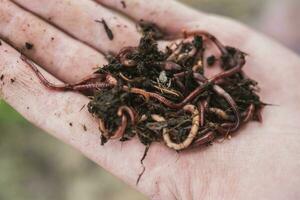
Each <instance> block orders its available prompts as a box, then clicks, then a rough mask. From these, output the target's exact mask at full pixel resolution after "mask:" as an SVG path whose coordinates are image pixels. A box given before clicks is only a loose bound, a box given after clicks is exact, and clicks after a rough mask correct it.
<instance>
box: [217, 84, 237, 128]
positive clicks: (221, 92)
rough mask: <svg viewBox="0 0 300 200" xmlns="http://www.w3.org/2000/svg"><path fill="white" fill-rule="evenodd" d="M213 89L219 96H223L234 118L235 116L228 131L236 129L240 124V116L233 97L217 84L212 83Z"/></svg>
mask: <svg viewBox="0 0 300 200" xmlns="http://www.w3.org/2000/svg"><path fill="white" fill-rule="evenodd" d="M213 90H214V91H215V92H216V93H217V94H218V95H219V96H221V97H223V98H224V99H225V100H226V101H227V103H228V104H229V105H230V107H231V108H232V110H233V112H234V114H235V118H236V122H235V126H234V127H233V128H232V129H230V130H229V131H230V132H233V131H236V130H237V129H238V127H239V126H240V121H241V119H240V118H241V117H240V112H239V110H238V108H237V105H236V103H235V101H234V100H233V98H232V97H231V96H230V95H229V94H228V93H227V92H226V91H225V90H224V89H223V88H221V87H220V86H219V85H213Z"/></svg>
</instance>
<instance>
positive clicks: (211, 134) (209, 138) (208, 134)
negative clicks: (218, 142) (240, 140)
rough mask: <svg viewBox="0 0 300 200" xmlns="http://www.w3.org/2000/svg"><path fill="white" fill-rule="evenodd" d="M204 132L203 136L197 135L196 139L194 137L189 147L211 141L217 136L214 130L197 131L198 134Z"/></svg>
mask: <svg viewBox="0 0 300 200" xmlns="http://www.w3.org/2000/svg"><path fill="white" fill-rule="evenodd" d="M203 133H205V134H204V135H203V136H201V137H199V138H198V139H196V140H195V141H194V142H193V143H192V144H191V146H190V147H191V148H195V147H198V146H201V145H204V144H207V143H209V142H211V141H213V140H214V139H215V138H216V137H217V136H216V133H215V132H214V131H211V130H210V129H204V130H203V131H201V132H200V133H199V135H200V134H201V135H202V134H203Z"/></svg>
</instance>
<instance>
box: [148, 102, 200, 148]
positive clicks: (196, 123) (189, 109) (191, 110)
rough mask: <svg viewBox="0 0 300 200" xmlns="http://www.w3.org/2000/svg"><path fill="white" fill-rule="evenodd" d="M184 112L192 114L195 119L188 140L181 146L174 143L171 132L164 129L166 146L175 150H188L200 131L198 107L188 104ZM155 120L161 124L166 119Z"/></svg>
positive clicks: (157, 118)
mask: <svg viewBox="0 0 300 200" xmlns="http://www.w3.org/2000/svg"><path fill="white" fill-rule="evenodd" d="M183 110H185V111H187V112H189V113H191V115H192V118H193V119H192V127H191V130H190V132H189V134H188V136H187V138H186V139H185V140H184V141H183V142H181V143H179V144H177V143H174V142H173V141H172V140H171V138H170V135H169V130H168V129H167V128H163V139H164V141H165V143H166V145H167V146H168V147H170V148H172V149H175V150H182V149H185V148H187V147H188V146H189V145H190V144H191V143H192V142H193V140H194V138H195V137H196V135H197V133H198V130H199V111H198V109H197V107H196V106H194V105H191V104H188V105H185V106H184V107H183ZM153 119H154V120H155V119H156V120H158V121H160V122H162V121H165V119H164V118H163V117H161V116H157V117H156V118H153Z"/></svg>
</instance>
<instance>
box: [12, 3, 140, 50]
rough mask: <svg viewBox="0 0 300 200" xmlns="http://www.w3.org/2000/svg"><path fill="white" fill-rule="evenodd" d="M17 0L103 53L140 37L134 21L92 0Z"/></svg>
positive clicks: (135, 41) (117, 48)
mask: <svg viewBox="0 0 300 200" xmlns="http://www.w3.org/2000/svg"><path fill="white" fill-rule="evenodd" d="M14 2H16V3H18V4H20V5H21V6H23V7H25V8H26V9H28V10H30V11H32V12H34V13H36V14H37V15H39V16H41V17H42V18H44V19H45V20H48V21H49V22H51V23H53V24H55V25H56V26H58V27H59V28H61V29H63V30H64V31H66V32H67V33H68V34H70V35H72V36H74V37H76V38H78V39H79V40H81V41H84V42H86V43H87V44H89V45H91V46H93V47H94V48H96V49H98V50H100V51H102V52H103V53H108V52H117V51H119V50H120V49H121V48H122V47H124V46H132V45H137V43H138V39H139V38H140V35H139V33H138V32H137V30H136V26H135V24H134V23H133V22H132V21H130V20H128V19H126V18H124V17H122V16H121V15H119V14H118V13H115V12H112V11H111V10H110V9H108V8H105V7H103V6H101V5H99V4H97V3H95V2H94V1H91V0H60V1H48V0H14ZM102 19H104V20H105V22H106V23H107V26H108V28H109V29H110V30H111V31H112V34H113V39H112V40H110V39H109V38H108V35H107V32H106V30H105V28H104V26H103V24H101V23H99V22H96V21H95V20H99V21H101V20H102Z"/></svg>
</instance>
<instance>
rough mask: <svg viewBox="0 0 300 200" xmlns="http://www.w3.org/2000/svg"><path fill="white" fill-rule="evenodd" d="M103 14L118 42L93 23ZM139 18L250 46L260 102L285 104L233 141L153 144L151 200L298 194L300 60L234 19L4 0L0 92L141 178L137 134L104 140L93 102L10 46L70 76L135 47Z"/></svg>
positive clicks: (41, 122) (164, 4)
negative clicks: (185, 146)
mask: <svg viewBox="0 0 300 200" xmlns="http://www.w3.org/2000/svg"><path fill="white" fill-rule="evenodd" d="M17 4H18V5H17ZM116 10H117V12H116ZM118 12H120V13H122V14H120V13H118ZM32 13H34V14H35V15H34V14H32ZM123 14H124V15H127V16H128V17H129V18H125V17H124V15H123ZM36 15H38V16H40V18H39V17H37V16H36ZM102 19H104V20H105V21H106V23H107V24H108V26H109V27H110V28H111V30H112V32H113V36H114V38H113V40H110V39H109V38H108V36H107V34H106V32H105V30H104V28H103V26H101V24H99V23H97V22H96V21H95V20H102ZM140 19H144V20H147V21H153V22H155V23H157V24H158V25H159V26H160V27H161V28H162V29H163V30H164V31H166V32H167V33H169V34H174V33H179V32H180V31H181V30H182V29H186V30H207V31H208V32H211V33H213V34H214V35H216V36H217V37H218V38H219V39H220V40H221V41H223V42H224V43H225V44H228V45H231V46H236V47H238V48H240V49H242V50H243V51H245V52H247V53H248V54H249V55H250V56H249V57H247V59H248V62H247V64H246V66H245V67H244V70H245V71H246V72H247V74H249V76H252V77H254V78H255V79H256V80H258V82H259V85H260V87H261V93H260V94H261V97H262V100H263V101H264V102H268V103H272V104H277V105H279V106H268V107H266V108H265V109H264V110H263V120H264V121H263V123H261V124H260V123H257V122H251V123H249V124H248V125H247V126H246V127H245V128H244V129H243V130H241V131H240V134H237V135H236V136H234V137H233V138H232V139H231V140H226V141H224V142H223V143H214V144H213V146H211V147H208V148H202V149H194V150H191V151H185V152H181V153H176V152H174V151H173V150H170V149H168V148H167V147H165V146H164V145H161V144H153V145H152V146H151V147H150V150H149V152H148V156H147V157H146V159H145V161H144V165H145V167H146V171H145V173H144V175H143V176H142V178H141V180H140V182H139V184H138V185H137V186H136V187H137V189H138V190H140V191H141V192H143V193H144V194H146V195H147V196H148V197H150V198H152V199H254V198H258V199H297V198H298V199H299V198H300V192H299V190H298V189H299V185H300V178H299V177H300V171H299V168H300V159H299V155H300V145H299V143H300V135H299V130H300V125H299V120H300V119H299V114H298V113H299V110H300V103H299V100H300V94H299V93H300V92H299V91H300V88H299V82H298V81H297V79H298V75H299V74H300V67H299V65H300V59H299V57H297V56H296V55H295V54H294V53H292V52H291V51H289V50H287V49H285V48H284V47H282V46H280V45H279V44H277V43H275V42H273V41H272V40H270V39H268V38H266V37H265V36H262V35H260V34H258V33H256V32H254V31H253V30H251V29H249V28H247V27H245V26H243V25H241V24H239V23H237V22H234V21H232V20H230V19H226V18H224V17H218V16H214V15H208V14H204V13H200V12H197V11H195V10H192V9H190V8H187V7H185V6H183V5H181V4H179V3H177V2H175V1H169V0H152V1H146V0H128V1H120V0H97V1H91V0H56V1H48V0H14V1H9V0H0V38H1V46H0V76H1V80H0V95H1V98H3V99H4V100H5V101H6V102H8V103H9V104H10V105H11V106H13V107H14V108H15V109H16V110H17V111H18V112H20V113H21V114H22V115H23V116H24V117H25V118H27V119H28V120H29V121H31V122H32V123H34V124H36V125H37V126H39V127H41V128H42V129H44V130H46V131H47V132H49V133H50V134H52V135H53V136H55V137H57V138H59V139H60V140H62V141H64V142H66V143H68V144H70V145H72V146H73V147H74V148H76V149H78V150H79V151H81V152H82V153H83V154H84V155H86V156H87V157H88V158H90V159H91V160H93V161H95V162H96V163H98V164H99V165H100V166H102V167H104V168H105V169H107V170H108V171H110V172H112V173H113V174H115V175H116V176H118V177H119V178H121V179H123V180H124V181H126V182H127V183H128V184H130V185H133V186H135V182H136V180H137V177H138V175H139V174H140V172H141V171H142V166H141V164H140V158H141V156H142V154H143V151H144V147H143V145H142V144H140V143H139V142H138V140H137V139H134V140H131V141H128V142H124V143H122V144H121V142H119V141H113V142H108V143H107V144H106V145H105V146H100V137H99V134H100V133H99V130H98V123H97V120H96V119H94V118H93V117H92V116H91V115H90V113H88V111H87V109H86V106H85V105H86V104H87V103H88V101H89V100H88V99H87V98H86V97H84V96H82V95H80V94H78V93H74V92H56V91H51V90H49V89H47V88H45V87H44V86H43V85H41V83H40V82H39V80H38V79H37V77H36V76H35V75H34V73H33V72H32V71H31V70H30V68H29V67H28V66H27V65H26V64H25V63H24V62H23V61H22V60H21V59H20V54H19V53H18V52H17V51H16V50H15V49H14V48H13V47H15V48H18V49H19V50H22V51H23V52H24V54H25V55H26V56H27V57H28V58H30V59H32V60H33V61H34V62H35V63H37V64H38V65H39V66H40V69H41V70H43V71H42V72H43V73H44V74H45V76H46V78H47V79H49V80H50V81H52V82H60V81H63V82H68V83H72V82H76V81H78V80H80V79H81V78H83V77H85V76H86V75H89V74H91V73H92V72H93V71H94V70H95V68H97V67H99V66H103V64H105V63H106V60H105V57H104V55H105V54H107V53H109V52H117V51H119V50H120V49H121V48H122V47H124V46H132V45H137V44H138V41H139V38H140V34H139V33H138V32H137V29H136V26H135V22H136V21H138V20H140ZM12 46H13V47H12ZM12 80H13V81H12ZM70 125H72V126H70Z"/></svg>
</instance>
